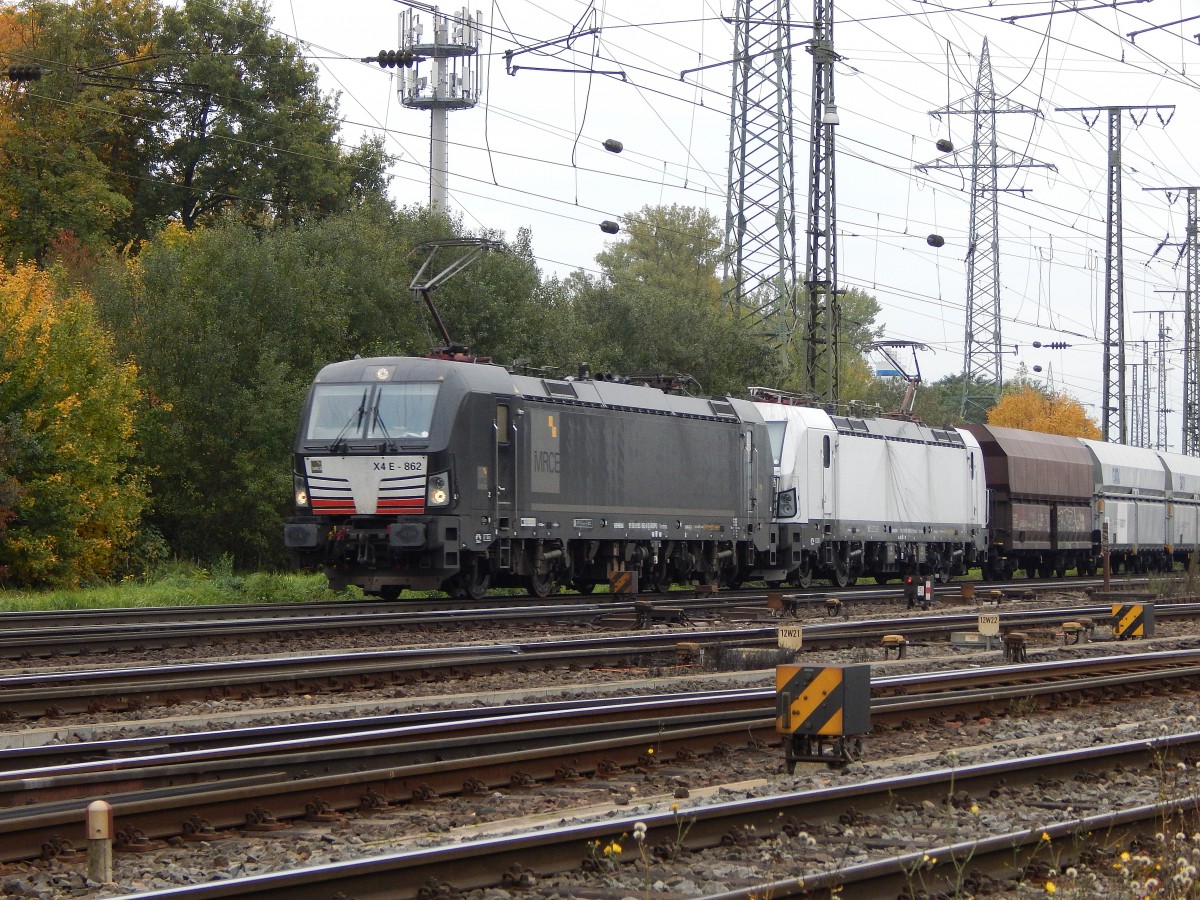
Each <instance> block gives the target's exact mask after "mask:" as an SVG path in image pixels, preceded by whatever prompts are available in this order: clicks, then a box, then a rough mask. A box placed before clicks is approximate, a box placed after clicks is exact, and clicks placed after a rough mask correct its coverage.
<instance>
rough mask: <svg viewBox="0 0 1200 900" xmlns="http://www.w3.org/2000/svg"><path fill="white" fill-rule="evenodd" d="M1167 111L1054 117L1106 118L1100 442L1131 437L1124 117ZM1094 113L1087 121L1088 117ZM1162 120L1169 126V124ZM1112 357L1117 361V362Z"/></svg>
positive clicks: (1084, 109)
mask: <svg viewBox="0 0 1200 900" xmlns="http://www.w3.org/2000/svg"><path fill="white" fill-rule="evenodd" d="M1164 109H1169V110H1172V114H1174V109H1175V107H1174V106H1173V105H1170V104H1159V105H1155V106H1060V107H1057V109H1056V112H1078V113H1081V114H1083V121H1084V122H1085V123H1087V124H1088V126H1089V127H1090V126H1091V125H1092V124H1093V123H1094V122H1095V121H1096V120H1098V119H1099V116H1100V113H1101V112H1107V113H1108V215H1107V217H1106V220H1105V225H1106V227H1105V233H1104V363H1103V365H1104V375H1103V378H1104V385H1103V388H1104V389H1103V391H1102V394H1101V411H1100V417H1101V425H1100V431H1101V437H1102V438H1103V439H1104V440H1106V441H1113V442H1116V443H1120V444H1123V443H1125V439H1126V437H1127V436H1128V434H1129V419H1128V412H1127V403H1126V398H1125V249H1124V228H1123V225H1122V221H1121V113H1122V112H1125V111H1128V112H1129V114H1130V116H1132V115H1133V113H1134V111H1135V110H1141V111H1142V118H1141V119H1140V120H1139V119H1136V118H1135V119H1134V125H1135V126H1137V125H1140V124H1141V123H1142V121H1144V120H1145V118H1146V113H1147V112H1149V111H1150V110H1155V111H1156V112H1158V111H1159V110H1164ZM1089 112H1094V113H1096V118H1095V119H1093V120H1092V122H1088V118H1087V113H1089ZM1158 116H1159V120H1160V121H1162V123H1163V125H1164V126H1165V125H1166V124H1167V122H1168V121H1170V119H1169V118H1168V119H1166V120H1163V119H1162V113H1161V112H1158ZM1114 354H1115V356H1116V358H1115V359H1114Z"/></svg>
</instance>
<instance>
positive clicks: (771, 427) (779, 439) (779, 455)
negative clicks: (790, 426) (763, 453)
mask: <svg viewBox="0 0 1200 900" xmlns="http://www.w3.org/2000/svg"><path fill="white" fill-rule="evenodd" d="M786 431H787V422H768V423H767V436H768V437H770V438H771V459H773V460H774V461H775V465H776V466H779V465H781V464H782V461H783V435H784V433H785V432H786Z"/></svg>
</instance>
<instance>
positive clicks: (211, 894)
mask: <svg viewBox="0 0 1200 900" xmlns="http://www.w3.org/2000/svg"><path fill="white" fill-rule="evenodd" d="M1198 753H1200V734H1197V733H1189V734H1181V735H1174V736H1170V737H1164V738H1161V739H1157V740H1152V741H1133V742H1123V743H1118V744H1109V745H1104V746H1097V747H1092V748H1088V749H1085V750H1070V751H1064V752H1060V753H1050V754H1040V755H1038V756H1034V757H1029V758H1024V759H1019V760H1009V761H1004V762H993V763H982V764H978V765H972V766H959V767H954V768H944V769H939V770H935V771H930V772H923V773H920V774H916V775H908V776H903V777H898V778H887V779H878V780H874V781H867V782H862V783H857V784H848V785H839V786H833V787H828V788H824V789H819V790H812V791H805V792H801V793H792V794H782V795H777V796H770V797H761V798H753V799H742V800H733V801H729V802H714V803H707V804H703V805H698V806H693V807H690V808H688V809H686V810H679V809H675V808H670V809H654V808H651V809H648V810H640V811H639V812H638V814H637V815H636V816H622V817H615V818H606V819H603V820H602V821H591V822H584V823H577V824H565V825H559V826H548V827H545V828H542V829H540V830H537V831H534V832H526V833H518V834H511V835H504V836H498V837H492V838H487V837H484V838H480V839H477V840H471V841H462V842H451V843H445V844H442V845H440V846H437V847H434V848H427V849H420V850H412V851H408V852H400V853H390V854H386V855H382V856H375V857H371V858H368V859H361V860H355V861H347V862H339V863H337V864H333V865H323V866H312V867H309V868H299V869H291V870H288V871H281V872H275V873H270V874H261V875H257V876H255V877H253V878H244V879H233V880H227V881H220V882H213V883H209V884H203V885H194V886H189V887H186V888H178V889H171V890H162V891H152V892H149V893H144V894H142V895H140V896H142V897H144V898H146V900H167V898H187V900H210V898H218V897H232V896H237V897H245V898H255V900H274V898H280V900H283V898H288V900H326V898H328V897H330V896H335V895H338V894H340V895H342V896H347V897H355V898H357V900H373V898H379V900H383V898H388V900H406V898H418V897H429V896H432V895H434V894H431V890H435V889H440V890H441V891H442V895H444V896H457V894H458V893H459V892H463V891H467V890H471V889H479V888H487V887H508V888H512V887H515V886H518V885H519V886H522V887H524V888H525V889H527V890H528V889H530V888H534V887H536V886H537V885H538V883H539V880H540V879H542V878H545V877H547V876H548V875H551V874H554V873H562V872H571V871H578V870H580V869H581V868H583V867H586V866H588V865H589V863H590V864H591V865H593V866H594V865H596V864H597V860H596V859H595V857H594V855H591V856H590V855H589V850H588V848H593V847H596V846H598V845H600V844H601V843H606V842H608V841H611V840H613V838H614V836H615V835H623V836H626V837H625V838H623V839H625V840H626V842H627V843H628V836H629V835H632V834H634V833H635V832H640V833H641V834H643V835H644V845H645V846H647V847H649V848H652V850H651V853H652V857H651V858H653V859H655V860H656V865H659V864H660V863H659V862H657V861H660V860H661V865H670V864H671V863H672V862H678V863H679V864H681V865H684V866H687V865H689V859H692V860H694V858H695V857H696V855H698V854H701V853H703V852H705V851H706V850H712V849H713V848H722V847H723V848H726V850H728V849H729V848H732V847H738V846H743V847H744V846H747V845H750V846H753V845H756V844H765V843H766V842H768V841H769V840H770V839H772V838H776V837H778V836H780V835H787V836H789V837H795V836H798V835H810V834H814V833H815V834H823V835H826V836H828V835H837V834H840V835H841V840H836V841H834V840H826V841H824V842H818V847H816V848H813V849H812V850H809V851H808V852H807V853H808V855H811V856H812V857H813V860H812V861H811V862H810V861H808V860H806V859H805V858H804V857H805V855H806V853H805V851H804V849H803V848H804V847H805V845H804V844H803V843H800V844H798V846H797V842H793V844H792V845H791V846H796V847H797V850H798V851H799V852H796V853H794V854H793V855H791V856H789V858H788V864H789V868H791V869H793V870H796V871H800V872H802V873H804V874H802V875H799V876H797V877H791V878H787V879H779V878H778V877H776V878H774V879H770V878H765V879H763V880H762V881H759V882H758V883H756V884H754V885H752V886H749V887H746V888H743V889H739V890H734V891H724V892H721V893H719V894H708V895H706V896H707V900H718V898H719V900H734V898H738V900H748V898H750V897H755V896H757V897H762V896H805V897H831V896H835V895H836V896H837V897H839V898H877V897H880V896H897V895H902V893H903V892H904V891H906V890H907V891H910V892H911V891H914V890H915V889H918V888H919V889H920V890H922V891H925V892H926V893H927V894H928V895H933V894H935V893H936V892H937V891H947V892H955V893H956V892H960V891H961V890H963V888H964V886H965V885H964V882H966V881H967V880H968V879H970V880H971V882H972V883H976V882H978V881H980V880H983V879H991V880H993V881H995V882H996V883H998V884H1003V883H1004V882H1005V881H1008V882H1011V881H1012V880H1013V879H1015V878H1018V877H1020V874H1021V871H1022V869H1026V868H1033V870H1034V872H1036V871H1037V866H1036V865H1034V864H1035V863H1039V862H1040V865H1041V866H1042V867H1043V868H1045V867H1046V866H1047V857H1048V855H1049V853H1048V850H1047V848H1048V847H1049V846H1051V845H1054V846H1056V847H1057V848H1059V849H1058V851H1057V852H1058V857H1057V858H1058V862H1059V863H1060V864H1064V860H1069V858H1070V856H1069V855H1070V854H1072V853H1075V854H1077V853H1078V852H1079V848H1080V847H1081V846H1083V845H1084V843H1085V842H1090V841H1094V837H1095V835H1097V834H1103V835H1105V836H1106V838H1107V839H1108V840H1110V841H1111V842H1113V843H1116V842H1117V841H1120V840H1123V839H1127V835H1129V834H1134V833H1145V832H1146V831H1148V830H1153V829H1154V828H1155V827H1158V825H1159V823H1161V822H1162V821H1163V819H1164V817H1168V816H1173V815H1175V816H1177V815H1179V814H1181V813H1183V812H1185V811H1187V810H1188V809H1189V808H1191V807H1193V806H1194V805H1195V804H1196V802H1197V800H1200V797H1197V796H1196V795H1194V794H1189V795H1186V796H1181V797H1178V798H1176V799H1174V800H1170V801H1159V802H1152V803H1139V804H1134V805H1130V806H1128V807H1121V808H1116V809H1111V810H1105V811H1102V812H1097V813H1095V814H1093V815H1090V816H1086V817H1079V816H1074V815H1070V814H1065V815H1064V814H1059V815H1057V816H1055V815H1053V814H1052V813H1050V812H1049V811H1046V812H1044V813H1035V814H1034V816H1033V817H1032V819H1033V821H1034V822H1035V823H1036V824H1033V825H1032V826H1030V825H1025V826H1024V827H1015V828H1013V829H1012V830H1010V831H1008V832H1006V833H1000V834H986V833H985V834H981V833H980V829H979V826H978V825H975V826H974V828H972V827H971V825H970V823H969V821H968V822H967V824H966V826H965V827H963V826H960V827H959V828H958V829H957V830H958V831H959V833H960V835H961V837H960V839H959V840H954V841H950V842H947V843H944V844H933V845H927V846H926V847H925V848H923V849H921V850H919V851H917V852H912V851H908V852H897V848H896V847H887V846H883V847H876V848H874V851H873V852H871V853H868V854H866V855H867V857H868V858H867V859H865V860H862V861H859V860H858V859H857V858H856V859H854V861H853V862H849V861H848V860H847V858H846V857H845V856H842V857H841V858H840V860H839V859H838V852H839V851H840V850H841V849H842V848H843V847H846V846H848V845H849V843H850V838H851V835H850V834H848V831H849V829H847V828H846V827H845V825H846V821H847V819H846V817H847V811H848V810H850V811H852V820H853V821H854V822H855V823H856V824H859V825H864V824H866V823H868V822H871V821H874V820H883V819H886V818H887V817H888V816H890V815H893V814H894V813H895V810H896V809H897V808H898V807H899V808H919V807H920V806H922V805H925V804H930V805H932V806H934V807H935V808H938V807H940V808H945V807H947V806H948V805H949V804H948V799H949V798H965V799H966V801H970V802H972V803H973V804H974V805H975V806H978V805H985V806H986V805H990V799H995V798H997V797H1001V796H1010V797H1011V796H1012V795H1014V794H1016V795H1019V794H1021V793H1022V792H1025V791H1029V790H1031V789H1032V788H1033V787H1034V786H1037V788H1038V791H1039V792H1040V794H1041V795H1042V796H1046V794H1047V785H1053V784H1055V783H1057V784H1058V785H1059V787H1058V788H1057V789H1055V792H1056V793H1057V794H1058V795H1059V796H1060V797H1061V800H1060V806H1061V808H1062V809H1063V810H1066V809H1068V808H1069V807H1070V805H1071V802H1072V800H1073V798H1075V792H1076V791H1077V790H1078V787H1079V785H1080V784H1082V783H1084V782H1085V781H1086V780H1087V779H1089V778H1091V779H1096V778H1099V779H1103V778H1105V777H1107V776H1108V774H1109V773H1111V772H1113V771H1120V772H1121V773H1122V775H1123V776H1126V777H1134V775H1135V773H1136V775H1137V777H1144V778H1146V779H1149V780H1150V782H1151V785H1152V784H1153V781H1154V779H1155V778H1156V777H1158V774H1157V773H1160V772H1161V770H1162V767H1163V766H1164V765H1166V766H1170V765H1172V764H1173V761H1174V760H1179V759H1183V758H1189V757H1191V758H1194V757H1195V756H1196V755H1197V754H1198ZM1151 789H1152V787H1151ZM989 798H990V799H989ZM968 819H969V817H968ZM946 831H947V833H953V831H954V829H952V828H950V827H949V826H947V828H946ZM1064 847H1065V848H1066V849H1065V851H1064V850H1063V849H1062V848H1064ZM631 855H632V854H631ZM1039 855H1040V856H1041V860H1040V861H1039V859H1038V858H1039ZM634 859H637V857H636V856H635V857H634ZM637 865H638V864H637V863H636V862H635V863H633V866H634V867H635V868H636V866H637ZM660 867H661V866H660Z"/></svg>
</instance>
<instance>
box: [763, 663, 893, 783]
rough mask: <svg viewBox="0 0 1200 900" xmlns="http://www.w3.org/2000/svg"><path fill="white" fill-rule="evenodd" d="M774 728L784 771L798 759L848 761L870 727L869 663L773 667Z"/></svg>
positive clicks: (838, 764) (790, 769)
mask: <svg viewBox="0 0 1200 900" xmlns="http://www.w3.org/2000/svg"><path fill="white" fill-rule="evenodd" d="M775 730H776V731H777V732H779V734H781V735H783V738H784V740H783V744H784V749H785V754H786V755H785V763H786V765H787V771H788V774H791V773H792V772H794V771H795V770H796V763H797V762H821V763H825V764H827V765H829V766H832V767H835V768H837V767H841V766H844V765H846V764H847V763H849V762H850V761H851V760H852V759H853V758H854V756H855V755H857V753H858V752H859V751H860V750H861V749H862V742H861V738H860V736H861V735H864V734H866V733H867V732H869V731H870V730H871V667H870V666H869V665H855V666H824V667H822V666H795V665H783V666H776V667H775Z"/></svg>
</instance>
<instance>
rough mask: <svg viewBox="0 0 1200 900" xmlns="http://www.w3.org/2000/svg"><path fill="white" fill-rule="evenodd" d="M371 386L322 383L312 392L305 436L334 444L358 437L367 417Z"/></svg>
mask: <svg viewBox="0 0 1200 900" xmlns="http://www.w3.org/2000/svg"><path fill="white" fill-rule="evenodd" d="M370 391H371V389H370V387H364V386H363V385H361V384H319V385H317V387H316V388H315V390H314V391H313V401H312V409H311V411H310V412H309V416H308V431H307V432H306V433H305V437H307V438H308V439H309V440H312V441H332V440H335V439H336V438H338V437H353V438H356V437H358V436H359V434H360V433H361V430H362V420H363V419H364V418H365V416H366V410H367V399H368V397H369V395H370Z"/></svg>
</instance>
